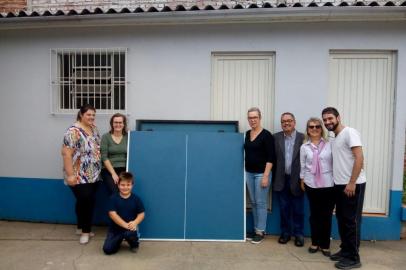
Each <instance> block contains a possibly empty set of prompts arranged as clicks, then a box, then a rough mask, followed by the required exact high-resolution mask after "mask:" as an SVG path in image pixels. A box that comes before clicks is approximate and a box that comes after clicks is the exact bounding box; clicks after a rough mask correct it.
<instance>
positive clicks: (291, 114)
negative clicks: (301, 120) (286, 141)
mask: <svg viewBox="0 0 406 270" xmlns="http://www.w3.org/2000/svg"><path fill="white" fill-rule="evenodd" d="M285 115H290V116H292V118H293V121H296V118H295V116H294V115H293V113H291V112H284V113H282V114H281V119H282V117H283V116H285Z"/></svg>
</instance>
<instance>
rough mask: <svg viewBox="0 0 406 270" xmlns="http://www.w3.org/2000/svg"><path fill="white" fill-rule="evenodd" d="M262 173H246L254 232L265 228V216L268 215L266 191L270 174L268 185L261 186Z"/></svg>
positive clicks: (270, 178)
mask: <svg viewBox="0 0 406 270" xmlns="http://www.w3.org/2000/svg"><path fill="white" fill-rule="evenodd" d="M263 176H264V174H263V173H250V172H247V173H246V180H247V187H248V193H249V195H250V199H251V203H252V215H253V218H254V229H255V231H256V232H263V231H265V229H266V218H267V216H268V211H267V206H268V193H269V187H270V185H271V180H272V176H271V175H270V176H269V182H268V186H267V187H266V188H264V187H262V186H261V182H262V177H263Z"/></svg>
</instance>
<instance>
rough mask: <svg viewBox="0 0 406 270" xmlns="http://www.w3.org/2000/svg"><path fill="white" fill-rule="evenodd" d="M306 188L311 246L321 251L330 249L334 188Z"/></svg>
mask: <svg viewBox="0 0 406 270" xmlns="http://www.w3.org/2000/svg"><path fill="white" fill-rule="evenodd" d="M305 187H306V194H307V198H308V199H309V206H310V217H309V222H310V233H311V238H312V245H313V246H317V247H320V248H322V249H329V248H330V235H331V219H332V216H333V209H334V188H333V187H328V188H311V187H309V186H307V185H306V186H305Z"/></svg>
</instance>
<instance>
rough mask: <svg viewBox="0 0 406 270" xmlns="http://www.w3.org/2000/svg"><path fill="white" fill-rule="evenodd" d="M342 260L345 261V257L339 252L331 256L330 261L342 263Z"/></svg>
mask: <svg viewBox="0 0 406 270" xmlns="http://www.w3.org/2000/svg"><path fill="white" fill-rule="evenodd" d="M342 259H344V255H343V252H342V251H341V250H340V251H338V252H337V253H334V254H332V255H330V260H332V261H340V260H342Z"/></svg>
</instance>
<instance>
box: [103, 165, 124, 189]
mask: <svg viewBox="0 0 406 270" xmlns="http://www.w3.org/2000/svg"><path fill="white" fill-rule="evenodd" d="M114 170H115V171H116V173H117V175H120V173H121V172H125V171H126V170H125V168H124V167H118V168H114ZM101 178H102V179H103V183H104V184H105V186H106V187H107V190H108V192H109V193H110V195H111V194H113V193H118V187H117V184H116V183H114V180H113V177H112V176H111V174H110V172H109V171H108V170H107V169H102V171H101Z"/></svg>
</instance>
